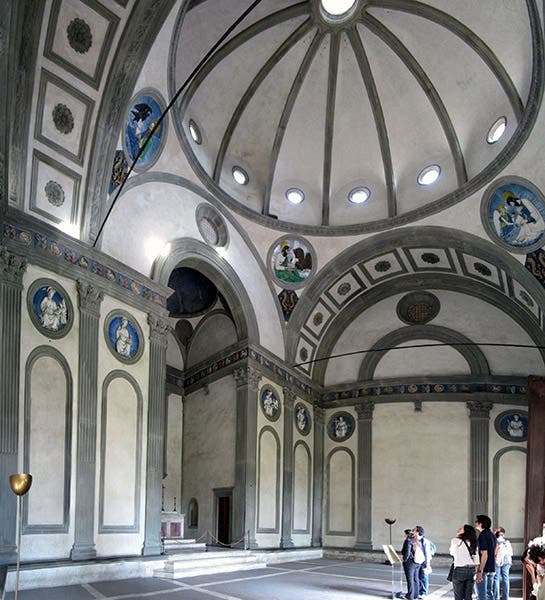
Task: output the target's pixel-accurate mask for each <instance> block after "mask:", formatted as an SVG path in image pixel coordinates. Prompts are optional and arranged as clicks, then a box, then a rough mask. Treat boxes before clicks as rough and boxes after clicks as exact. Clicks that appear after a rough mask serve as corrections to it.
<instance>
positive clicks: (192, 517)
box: [187, 498, 199, 529]
mask: <svg viewBox="0 0 545 600" xmlns="http://www.w3.org/2000/svg"><path fill="white" fill-rule="evenodd" d="M187 526H188V527H189V528H190V529H197V528H198V527H199V503H198V502H197V499H196V498H191V500H189V502H188V504H187Z"/></svg>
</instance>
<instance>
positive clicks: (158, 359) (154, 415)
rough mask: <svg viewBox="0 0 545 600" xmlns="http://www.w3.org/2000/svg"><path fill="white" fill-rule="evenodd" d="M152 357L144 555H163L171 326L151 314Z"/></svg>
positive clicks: (149, 319)
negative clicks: (162, 500)
mask: <svg viewBox="0 0 545 600" xmlns="http://www.w3.org/2000/svg"><path fill="white" fill-rule="evenodd" d="M148 323H149V326H150V336H149V340H150V357H149V387H148V445H147V457H148V458H147V465H146V525H145V534H144V535H145V537H144V545H143V547H142V554H143V555H144V556H150V555H156V554H161V552H162V545H161V492H162V480H163V444H164V435H165V379H166V364H167V363H166V352H167V344H168V338H167V335H168V332H169V331H170V327H169V325H168V323H167V322H166V321H165V320H163V319H161V318H159V317H157V316H155V315H152V314H150V315H148Z"/></svg>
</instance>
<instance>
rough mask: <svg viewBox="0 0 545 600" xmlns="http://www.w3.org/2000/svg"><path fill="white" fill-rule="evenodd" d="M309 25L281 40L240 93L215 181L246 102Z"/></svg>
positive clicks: (225, 134)
mask: <svg viewBox="0 0 545 600" xmlns="http://www.w3.org/2000/svg"><path fill="white" fill-rule="evenodd" d="M311 27H312V22H311V20H310V19H307V20H306V21H304V22H303V23H302V24H301V25H300V26H299V27H298V28H297V29H296V30H295V31H293V32H292V33H290V35H289V36H288V37H287V38H286V39H285V40H284V41H283V42H282V44H281V45H280V46H279V47H278V48H277V49H276V50H275V51H274V52H273V53H272V54H271V56H270V57H269V58H268V59H267V62H266V63H265V64H264V65H263V66H262V67H261V69H259V71H258V72H257V75H256V76H255V77H254V79H253V80H252V82H251V83H250V85H249V86H248V88H247V90H246V91H245V92H244V94H243V95H242V98H241V99H240V101H239V103H238V104H237V106H236V108H235V110H234V111H233V114H232V116H231V119H230V120H229V123H228V125H227V127H226V129H225V132H224V134H223V137H222V140H221V144H220V147H219V150H218V154H217V156H216V163H215V166H214V174H213V179H214V181H215V183H219V180H220V177H221V171H222V168H223V161H224V159H225V154H226V153H227V149H228V147H229V143H230V142H231V138H232V136H233V133H234V131H235V129H236V127H237V125H238V122H239V120H240V118H241V116H242V114H243V113H244V110H245V109H246V107H247V106H248V103H249V102H250V101H251V99H252V98H253V96H254V94H255V93H256V91H257V89H258V88H259V86H260V85H261V83H262V82H263V81H264V80H265V78H266V77H267V75H268V74H269V73H270V72H271V71H272V69H273V68H274V67H275V66H276V64H277V63H278V62H279V61H280V60H281V58H282V57H283V56H285V55H286V54H287V53H288V52H289V51H290V50H291V49H292V48H293V47H294V46H295V44H297V42H299V41H300V40H301V39H302V38H303V37H304V36H305V35H306V34H307V33H308V31H309V30H310V29H311Z"/></svg>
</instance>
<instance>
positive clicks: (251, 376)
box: [233, 366, 262, 548]
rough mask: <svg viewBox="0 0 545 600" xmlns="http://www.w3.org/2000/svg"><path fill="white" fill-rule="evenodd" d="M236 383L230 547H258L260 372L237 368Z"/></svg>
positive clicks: (252, 369)
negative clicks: (257, 495) (257, 461)
mask: <svg viewBox="0 0 545 600" xmlns="http://www.w3.org/2000/svg"><path fill="white" fill-rule="evenodd" d="M233 377H234V378H235V381H236V386H237V400H236V402H237V406H236V421H237V424H236V441H235V489H234V495H233V496H234V497H233V503H234V516H233V539H234V540H235V542H236V543H234V544H233V547H247V548H257V541H256V539H255V530H256V452H257V431H256V430H257V391H258V386H259V381H260V379H261V377H262V375H261V373H260V372H259V371H258V370H257V369H254V368H253V367H249V366H246V367H241V368H240V369H236V370H235V372H234V373H233Z"/></svg>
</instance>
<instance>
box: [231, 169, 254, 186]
mask: <svg viewBox="0 0 545 600" xmlns="http://www.w3.org/2000/svg"><path fill="white" fill-rule="evenodd" d="M232 173H233V179H234V180H235V181H236V182H237V183H238V184H239V185H246V184H247V183H248V181H250V178H249V177H248V173H246V171H245V170H244V169H243V168H242V167H233V170H232Z"/></svg>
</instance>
